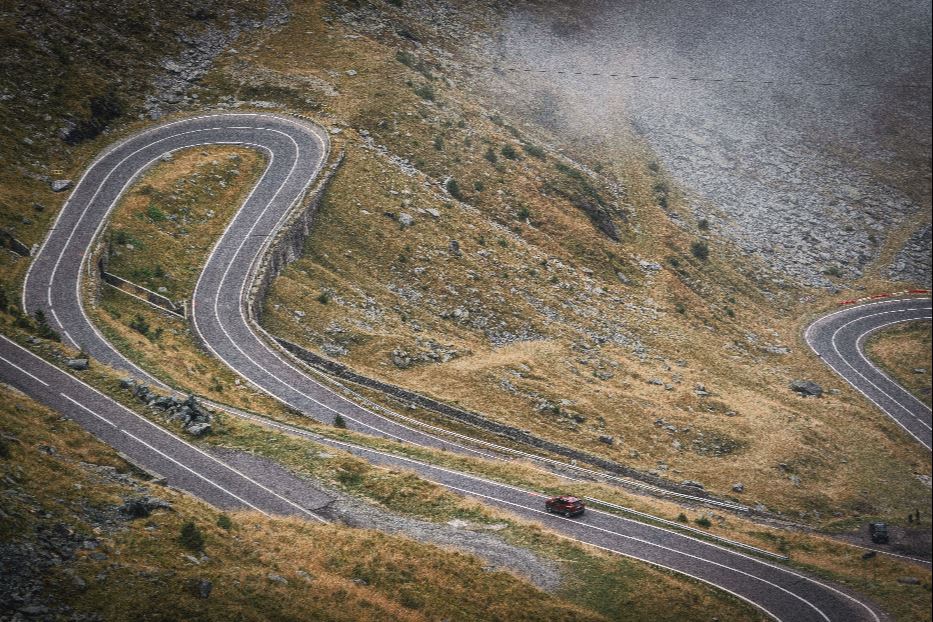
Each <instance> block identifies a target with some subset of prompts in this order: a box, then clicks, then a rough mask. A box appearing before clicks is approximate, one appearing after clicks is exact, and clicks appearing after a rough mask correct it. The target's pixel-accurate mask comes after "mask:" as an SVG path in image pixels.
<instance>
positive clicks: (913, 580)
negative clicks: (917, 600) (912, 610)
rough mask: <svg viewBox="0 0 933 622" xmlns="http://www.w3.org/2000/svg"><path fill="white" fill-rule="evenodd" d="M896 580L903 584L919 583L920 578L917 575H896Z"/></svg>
mask: <svg viewBox="0 0 933 622" xmlns="http://www.w3.org/2000/svg"><path fill="white" fill-rule="evenodd" d="M897 582H898V583H903V584H904V585H920V579H918V578H917V577H898V579H897Z"/></svg>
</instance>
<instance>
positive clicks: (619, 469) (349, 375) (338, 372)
mask: <svg viewBox="0 0 933 622" xmlns="http://www.w3.org/2000/svg"><path fill="white" fill-rule="evenodd" d="M273 338H274V339H275V340H276V342H278V344H279V345H280V346H282V347H283V348H285V349H286V350H288V351H289V352H291V353H292V354H293V355H295V356H296V357H297V358H298V359H299V360H301V361H303V362H304V363H306V364H308V365H310V366H311V367H314V368H315V369H318V370H320V371H323V372H325V373H327V374H330V375H332V376H335V377H337V378H340V379H341V380H346V381H349V382H352V383H354V384H357V385H360V386H364V387H367V388H369V389H375V390H376V391H379V392H381V393H385V394H387V395H390V396H392V397H394V398H396V399H399V400H401V401H403V402H407V403H411V404H415V405H417V406H421V407H422V408H426V409H428V410H431V411H433V412H436V413H438V414H441V415H444V416H446V417H450V418H452V419H456V420H457V421H460V422H461V423H466V424H468V425H472V426H474V427H477V428H481V429H483V430H487V431H489V432H492V433H494V434H497V435H499V436H502V437H504V438H508V439H509V440H512V441H515V442H518V443H522V444H523V445H529V446H531V447H537V448H539V449H543V450H545V451H548V452H551V453H553V454H557V455H559V456H563V457H565V458H569V459H571V460H576V461H578V462H582V463H587V464H590V465H593V466H596V467H599V468H601V469H603V470H605V471H608V472H610V473H616V474H619V475H624V476H626V477H630V478H632V479H637V480H639V481H643V482H645V483H648V484H653V485H655V486H658V487H659V488H665V489H668V490H674V491H676V492H682V493H686V494H690V495H693V496H696V497H708V496H709V495H708V494H707V493H705V492H704V491H702V490H698V489H697V488H694V487H687V486H680V485H678V484H675V483H673V482H670V481H667V480H664V479H661V478H659V477H654V476H652V475H649V474H647V473H643V472H641V471H636V470H635V469H631V468H629V467H626V466H624V465H621V464H619V463H617V462H614V461H612V460H609V459H607V458H602V457H600V456H595V455H593V454H589V453H587V452H584V451H581V450H579V449H574V448H572V447H566V446H564V445H559V444H557V443H554V442H551V441H547V440H544V439H542V438H538V437H537V436H534V435H532V434H529V433H528V432H525V431H523V430H519V429H518V428H514V427H512V426H508V425H505V424H502V423H498V422H495V421H490V420H489V419H487V418H485V417H483V416H482V415H479V414H477V413H473V412H470V411H468V410H464V409H462V408H457V407H456V406H451V405H450V404H445V403H443V402H440V401H438V400H435V399H432V398H430V397H427V396H424V395H420V394H418V393H415V392H413V391H409V390H407V389H403V388H401V387H398V386H395V385H393V384H389V383H387V382H382V381H381V380H375V379H373V378H369V377H367V376H363V375H361V374H359V373H357V372H355V371H353V370H352V369H350V368H349V367H347V366H346V365H343V364H341V363H338V362H336V361H333V360H331V359H328V358H325V357H323V356H320V355H319V354H315V353H314V352H311V351H310V350H307V349H305V348H302V347H301V346H299V345H297V344H294V343H292V342H290V341H288V340H286V339H282V338H280V337H273Z"/></svg>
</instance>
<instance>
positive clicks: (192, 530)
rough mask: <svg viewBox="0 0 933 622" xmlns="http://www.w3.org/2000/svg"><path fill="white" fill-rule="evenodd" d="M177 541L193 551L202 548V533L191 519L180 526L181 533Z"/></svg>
mask: <svg viewBox="0 0 933 622" xmlns="http://www.w3.org/2000/svg"><path fill="white" fill-rule="evenodd" d="M178 541H179V542H180V543H181V545H182V546H183V547H185V548H186V549H188V550H191V551H195V552H198V551H202V550H204V535H203V534H202V533H201V530H200V529H198V526H197V525H195V524H194V522H193V521H190V520H189V521H187V522H186V523H185V524H184V525H182V526H181V535H180V536H179V537H178Z"/></svg>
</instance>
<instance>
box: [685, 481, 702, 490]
mask: <svg viewBox="0 0 933 622" xmlns="http://www.w3.org/2000/svg"><path fill="white" fill-rule="evenodd" d="M680 485H681V486H686V487H687V488H696V489H697V490H706V486H704V485H703V484H701V483H700V482H698V481H696V480H693V479H685V480H684V481H682V482H680Z"/></svg>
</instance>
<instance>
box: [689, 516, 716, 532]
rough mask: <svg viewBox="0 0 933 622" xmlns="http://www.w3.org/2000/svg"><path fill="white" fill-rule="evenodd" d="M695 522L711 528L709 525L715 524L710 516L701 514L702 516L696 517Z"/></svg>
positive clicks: (705, 527)
mask: <svg viewBox="0 0 933 622" xmlns="http://www.w3.org/2000/svg"><path fill="white" fill-rule="evenodd" d="M693 522H694V523H696V524H697V525H699V526H700V527H703V528H704V529H707V528H709V527H710V526H711V525H712V524H713V523H712V522H711V521H710V520H709V519H708V518H706V517H705V516H701V517H700V518H698V519H696V520H695V521H693Z"/></svg>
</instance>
